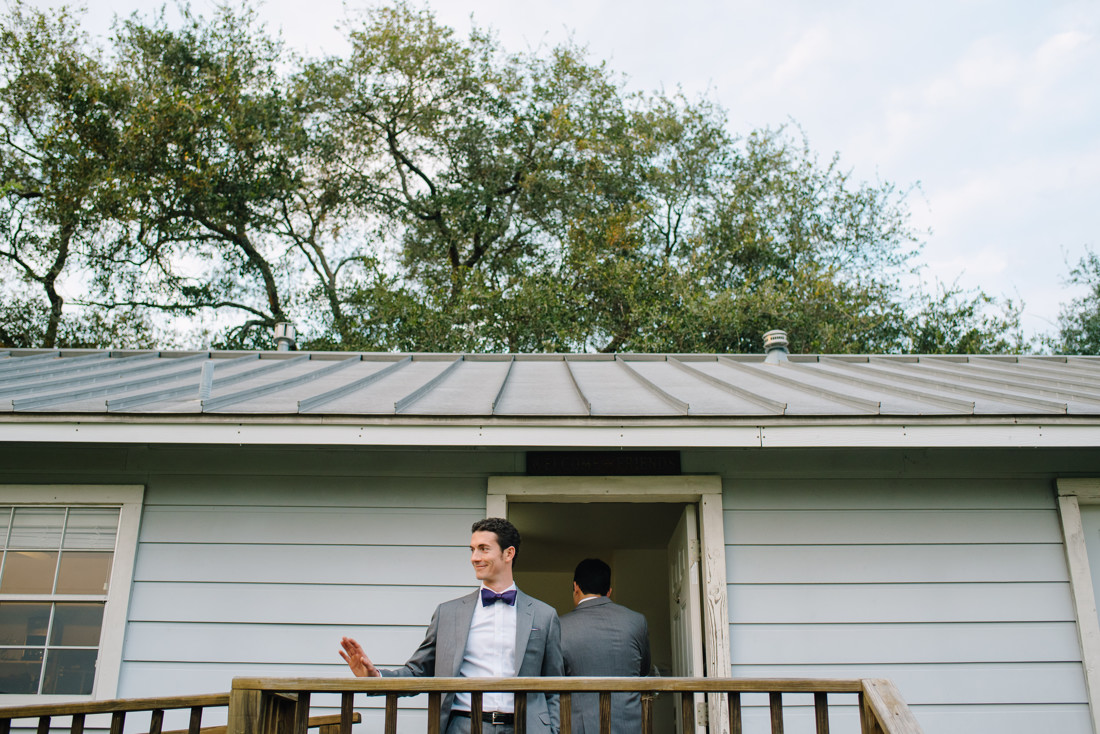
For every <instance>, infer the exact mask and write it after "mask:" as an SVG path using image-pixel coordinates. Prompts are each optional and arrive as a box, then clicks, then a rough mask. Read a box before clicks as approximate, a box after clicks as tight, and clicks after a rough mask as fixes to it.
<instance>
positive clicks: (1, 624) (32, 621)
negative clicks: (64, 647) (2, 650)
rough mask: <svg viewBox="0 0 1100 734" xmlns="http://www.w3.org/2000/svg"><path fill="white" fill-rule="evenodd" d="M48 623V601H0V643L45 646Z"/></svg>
mask: <svg viewBox="0 0 1100 734" xmlns="http://www.w3.org/2000/svg"><path fill="white" fill-rule="evenodd" d="M49 624H50V604H49V602H45V603H43V602H26V601H8V602H3V603H0V645H16V646H20V647H22V646H23V645H38V646H40V647H45V645H46V628H47V627H48V626H49Z"/></svg>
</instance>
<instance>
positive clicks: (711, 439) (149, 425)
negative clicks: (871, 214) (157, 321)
mask: <svg viewBox="0 0 1100 734" xmlns="http://www.w3.org/2000/svg"><path fill="white" fill-rule="evenodd" d="M291 420H292V419H289V418H288V421H287V422H285V423H279V422H275V421H274V420H273V421H272V422H268V423H255V422H217V423H215V422H160V421H149V422H144V421H135V422H129V421H127V422H103V423H99V422H94V421H92V422H73V421H67V422H57V423H55V422H45V421H26V422H23V421H18V422H17V421H0V442H12V443H14V442H24V443H49V442H53V443H107V444H165V443H182V444H234V445H242V444H247V445H280V444H293V445H330V446H454V447H459V446H480V447H531V446H538V447H578V448H580V447H589V448H591V447H603V448H668V447H681V448H784V447H843V448H852V447H869V448H890V447H898V448H918V447H919V448H933V447H951V448H960V447H991V448H996V447H1006V448H1022V447H1034V448H1058V447H1070V448H1080V447H1096V446H1100V423H1097V422H1088V423H1084V422H1074V423H1054V424H1042V425H1038V424H1016V423H1011V422H1008V423H1000V422H996V423H991V422H973V421H971V422H965V423H958V424H941V423H937V424H921V423H917V424H905V423H894V422H882V421H877V422H875V423H865V424H852V423H850V422H822V423H813V424H807V423H803V424H793V423H792V424H787V425H729V424H721V423H713V424H707V423H687V424H669V423H661V424H656V423H650V424H644V423H643V424H639V423H632V422H629V421H624V422H621V423H610V424H609V423H608V422H598V423H580V422H575V423H571V424H544V423H527V424H523V423H518V424H517V423H510V424H502V423H487V424H484V425H478V424H475V423H471V422H468V421H464V422H461V423H457V422H448V421H447V420H446V418H439V419H436V420H433V421H430V422H422V423H395V422H378V423H367V422H364V423H332V422H325V423H300V422H290V421H291Z"/></svg>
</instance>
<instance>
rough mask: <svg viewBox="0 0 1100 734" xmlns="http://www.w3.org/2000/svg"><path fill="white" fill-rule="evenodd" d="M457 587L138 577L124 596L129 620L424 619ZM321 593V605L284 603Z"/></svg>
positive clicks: (378, 621)
mask: <svg viewBox="0 0 1100 734" xmlns="http://www.w3.org/2000/svg"><path fill="white" fill-rule="evenodd" d="M462 581H463V583H462V584H461V585H459V586H384V585H380V586H370V585H356V586H351V585H346V584H330V585H327V587H326V588H323V589H321V588H318V585H316V584H303V583H298V584H289V583H247V584H244V583H203V582H176V581H158V582H150V581H138V582H136V583H135V584H134V587H133V590H132V593H131V596H130V620H131V621H133V622H188V621H194V620H203V621H206V622H236V623H241V624H253V623H255V624H302V625H313V624H338V625H357V624H362V623H363V620H370V621H371V623H373V624H380V625H404V624H408V623H409V621H410V620H412V621H414V623H416V624H424V623H426V620H428V619H429V618H430V617H431V615H432V612H433V611H434V610H435V608H436V607H437V606H438V605H439V604H441V603H443V602H445V601H447V600H448V599H453V598H455V596H458V595H460V594H464V593H466V592H467V591H469V589H470V583H469V580H468V579H465V578H464V579H462ZM316 594H323V596H324V599H325V603H324V604H293V605H291V604H287V603H286V600H287V599H294V598H299V599H306V598H309V597H310V596H311V595H316Z"/></svg>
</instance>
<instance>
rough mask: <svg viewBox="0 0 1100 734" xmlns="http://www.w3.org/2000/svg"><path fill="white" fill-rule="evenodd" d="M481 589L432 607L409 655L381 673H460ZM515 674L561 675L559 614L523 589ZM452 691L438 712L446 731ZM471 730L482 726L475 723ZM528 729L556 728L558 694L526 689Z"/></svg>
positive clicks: (536, 732) (539, 732)
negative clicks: (428, 621)
mask: <svg viewBox="0 0 1100 734" xmlns="http://www.w3.org/2000/svg"><path fill="white" fill-rule="evenodd" d="M479 594H480V592H479V591H475V592H473V593H472V594H468V595H466V596H463V597H460V598H458V599H453V600H451V601H448V602H444V603H443V604H440V605H439V606H438V607H436V610H435V614H433V615H432V621H431V624H429V625H428V633H427V634H426V635H425V636H424V641H423V642H421V643H420V647H418V648H417V649H416V652H414V653H413V655H412V657H411V658H409V661H408V662H407V663H405V665H404V666H402V667H400V668H394V669H390V670H382V671H380V672H381V673H382V675H385V676H436V677H444V678H451V677H456V676H458V669H459V667H460V666H461V665H462V656H463V654H464V653H465V652H466V638H467V637H468V636H469V634H470V623H471V622H472V621H473V618H474V605H475V604H478V603H480V595H479ZM516 675H517V676H523V677H525V676H542V675H553V676H557V675H562V659H561V627H560V625H559V623H558V615H557V613H556V612H555V611H554V608H553V607H551V606H550V605H549V604H544V603H543V602H541V601H539V600H538V599H535V598H533V597H530V596H528V595H527V594H524V593H523V592H522V591H521V592H519V593H518V594H517V595H516ZM453 703H454V694H446V695H444V697H443V708H442V711H441V712H440V719H441V721H440V725H441V726H442V731H447V722H448V720H449V718H450V715H451V705H452V704H453ZM474 731H480V729H477V728H476V727H475V728H474ZM527 731H528V732H530V733H531V734H557V732H558V697H557V696H556V695H553V696H552V695H546V694H534V693H533V694H529V695H528V698H527Z"/></svg>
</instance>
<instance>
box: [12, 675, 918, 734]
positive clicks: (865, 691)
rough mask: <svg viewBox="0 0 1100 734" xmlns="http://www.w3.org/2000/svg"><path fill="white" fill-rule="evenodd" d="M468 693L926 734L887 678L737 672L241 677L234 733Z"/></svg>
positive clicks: (604, 727) (733, 724) (389, 732)
mask: <svg viewBox="0 0 1100 734" xmlns="http://www.w3.org/2000/svg"><path fill="white" fill-rule="evenodd" d="M462 691H469V692H471V694H472V695H471V698H472V705H471V709H472V710H471V718H473V720H475V721H477V720H479V719H480V718H481V714H482V695H483V694H484V693H487V692H503V693H557V694H558V695H559V697H560V699H559V700H560V712H561V722H560V723H561V734H572V721H571V711H572V707H571V697H572V695H573V694H574V693H597V694H599V705H600V731H601V732H603V734H607V732H609V731H610V722H611V694H612V693H615V692H624V691H636V692H639V693H642V694H653V693H675V694H679V698H680V706H679V712H678V716H679V718H680V722H681V731H683V732H694V731H695V726H696V721H695V717H696V702H695V696H694V695H692V694H705V695H706V698H707V700H708V705H709V707H710V713H709V715H708V719H709V720H710V722H711V731H713V732H715V734H717V730H718V729H719V728H721V729H722V730H724V731H729V732H730V734H743V731H744V716H743V714H744V710H743V707H742V696H743V695H744V694H767V696H768V715H769V718H770V724H771V732H772V734H783V728H784V705H783V695H784V694H812V696H813V702H814V703H813V709H814V724H815V727H816V731H817V734H829V732H830V720H829V694H848V695H849V696H851V695H852V694H855V698H856V701H857V702H858V711H859V727H858V731H859V732H861V734H921V728H920V725H919V724H918V723H917V721H916V719H915V718H914V717H913V715H912V713H911V712H910V711H909V707H908V706H907V705H906V703H905V701H904V700H903V699H902V697H901V695H900V694H899V693H898V691H897V689H896V688H895V687H894V685H893V684H892V683H891V682H890V681H888V680H876V679H840V680H816V679H738V678H494V679H488V678H477V679H472V678H354V679H349V678H237V679H235V680H234V681H233V691H232V693H231V696H230V704H229V726H228V732H227V734H305V726H306V722H307V721H308V720H309V705H310V703H309V702H310V696H311V694H314V693H326V694H333V693H338V694H340V723H339V729H338V730H337V734H351V724H352V715H353V705H352V702H353V697H354V695H355V694H356V693H365V694H368V695H378V696H385V729H384V731H385V734H396V732H397V715H398V706H397V703H398V698H399V697H401V696H411V695H417V694H422V693H426V694H427V695H428V711H427V715H428V722H427V732H428V734H441V732H440V710H441V706H442V700H443V695H444V694H446V693H458V692H462ZM292 697H293V698H292ZM526 703H527V697H526V696H516V698H515V714H516V716H515V734H525V731H524V730H525V723H526ZM700 723H701V724H702V723H703V722H700ZM727 727H728V728H727ZM653 731H654V717H653V698H652V696H650V695H643V696H642V733H643V734H653ZM0 734H3V733H2V732H0ZM658 734H664V733H663V732H659V733H658ZM837 734H840V733H839V732H837Z"/></svg>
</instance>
